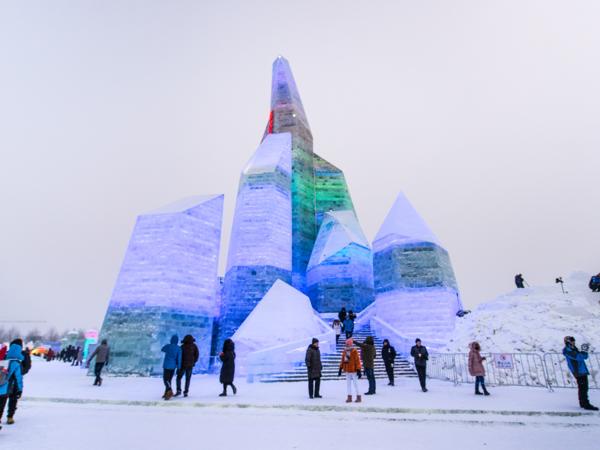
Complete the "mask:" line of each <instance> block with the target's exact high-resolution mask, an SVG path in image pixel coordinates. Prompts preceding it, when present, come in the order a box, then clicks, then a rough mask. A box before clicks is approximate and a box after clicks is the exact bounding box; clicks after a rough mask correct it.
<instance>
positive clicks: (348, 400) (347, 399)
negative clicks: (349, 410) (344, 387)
mask: <svg viewBox="0 0 600 450" xmlns="http://www.w3.org/2000/svg"><path fill="white" fill-rule="evenodd" d="M346 403H352V396H351V395H349V396H348V397H347V398H346Z"/></svg>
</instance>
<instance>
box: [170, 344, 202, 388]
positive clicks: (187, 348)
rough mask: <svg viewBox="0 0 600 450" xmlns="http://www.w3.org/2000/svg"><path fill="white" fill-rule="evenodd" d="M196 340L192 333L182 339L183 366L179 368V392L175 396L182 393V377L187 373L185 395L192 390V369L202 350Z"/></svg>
mask: <svg viewBox="0 0 600 450" xmlns="http://www.w3.org/2000/svg"><path fill="white" fill-rule="evenodd" d="M195 342H196V340H195V339H194V337H193V336H192V335H191V334H188V335H186V336H185V337H184V338H183V341H181V367H179V369H177V392H176V393H175V396H178V395H181V379H182V378H183V376H184V375H185V390H184V391H183V396H184V397H187V396H188V393H189V391H190V381H191V380H192V371H193V370H194V366H195V365H196V363H197V362H198V358H199V357H200V352H199V351H198V346H197V345H196V344H195Z"/></svg>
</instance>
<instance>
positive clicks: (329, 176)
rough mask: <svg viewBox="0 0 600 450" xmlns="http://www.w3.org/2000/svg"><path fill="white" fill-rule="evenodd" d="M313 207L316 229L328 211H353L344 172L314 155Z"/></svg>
mask: <svg viewBox="0 0 600 450" xmlns="http://www.w3.org/2000/svg"><path fill="white" fill-rule="evenodd" d="M313 163H314V172H315V209H316V225H317V229H319V227H320V226H321V222H322V221H323V216H324V214H325V213H326V212H328V211H354V205H353V204H352V198H351V197H350V192H349V191H348V185H347V184H346V178H345V177H344V172H342V171H341V170H340V169H338V168H337V167H336V166H334V165H333V164H331V163H330V162H329V161H326V160H325V159H323V158H321V157H320V156H319V155H316V154H315V155H314V157H313Z"/></svg>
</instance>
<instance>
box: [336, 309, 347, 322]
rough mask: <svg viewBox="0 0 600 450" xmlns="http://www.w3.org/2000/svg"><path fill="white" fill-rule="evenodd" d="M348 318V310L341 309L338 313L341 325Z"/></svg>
mask: <svg viewBox="0 0 600 450" xmlns="http://www.w3.org/2000/svg"><path fill="white" fill-rule="evenodd" d="M346 317H348V313H347V312H346V308H342V309H340V312H339V313H338V319H340V323H344V320H346Z"/></svg>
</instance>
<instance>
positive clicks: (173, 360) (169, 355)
mask: <svg viewBox="0 0 600 450" xmlns="http://www.w3.org/2000/svg"><path fill="white" fill-rule="evenodd" d="M178 342H179V337H177V335H176V334H174V335H173V336H172V337H171V343H170V344H167V345H165V346H164V347H163V348H162V350H161V351H162V352H163V353H164V354H165V359H164V361H163V382H164V383H165V394H164V395H163V398H164V399H165V400H170V399H171V398H172V397H173V388H172V387H171V382H172V381H173V375H174V374H175V370H177V369H180V368H181V347H179V345H177V343H178Z"/></svg>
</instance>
